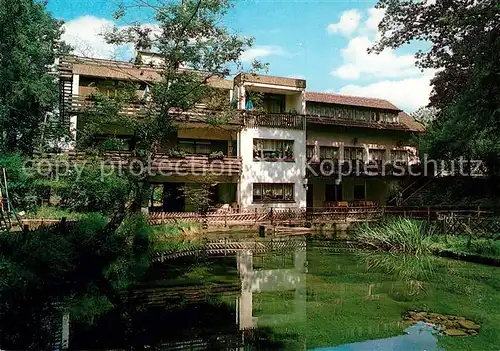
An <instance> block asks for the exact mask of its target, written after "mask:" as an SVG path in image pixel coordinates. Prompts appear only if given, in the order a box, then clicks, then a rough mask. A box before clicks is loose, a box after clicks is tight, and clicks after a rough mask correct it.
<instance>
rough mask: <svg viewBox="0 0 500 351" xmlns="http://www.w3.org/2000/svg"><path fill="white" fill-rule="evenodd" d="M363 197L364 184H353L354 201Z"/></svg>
mask: <svg viewBox="0 0 500 351" xmlns="http://www.w3.org/2000/svg"><path fill="white" fill-rule="evenodd" d="M364 199H365V186H364V185H355V186H354V201H362V200H364Z"/></svg>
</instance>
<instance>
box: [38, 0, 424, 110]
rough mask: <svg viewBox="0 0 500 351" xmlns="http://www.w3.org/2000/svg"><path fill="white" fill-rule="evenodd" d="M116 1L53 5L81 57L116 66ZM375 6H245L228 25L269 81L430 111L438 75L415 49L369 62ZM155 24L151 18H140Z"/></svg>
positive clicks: (273, 0)
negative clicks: (112, 32)
mask: <svg viewBox="0 0 500 351" xmlns="http://www.w3.org/2000/svg"><path fill="white" fill-rule="evenodd" d="M117 3H118V1H117V0H116V1H115V0H78V1H76V0H49V3H48V10H49V11H50V12H52V14H53V15H54V16H55V17H57V18H60V19H63V20H65V21H66V27H67V28H66V31H67V32H66V34H65V40H67V41H68V42H70V43H71V44H73V45H74V46H75V47H77V49H78V52H77V53H79V54H83V55H85V56H96V57H104V58H111V57H112V56H116V55H117V52H116V51H115V49H114V48H111V47H110V46H108V45H106V44H105V43H104V42H103V40H102V38H100V36H99V35H98V34H99V33H100V32H102V31H103V29H104V28H106V27H107V26H110V25H112V24H113V18H112V14H113V12H114V11H115V10H116V7H117ZM374 5H375V1H338V0H316V1H313V0H302V1H300V0H237V2H236V7H235V8H234V9H232V10H231V11H230V13H229V14H228V15H227V17H226V20H225V22H226V25H227V26H228V27H230V28H231V29H232V30H233V31H235V32H236V33H239V34H241V35H244V36H252V37H255V46H254V48H252V49H250V50H249V51H248V52H246V53H245V54H244V56H243V59H244V60H251V59H252V58H254V57H256V58H258V59H260V60H262V61H264V62H268V63H269V64H270V70H269V73H268V74H272V75H277V76H284V77H288V76H290V77H292V76H293V77H298V78H304V79H306V80H307V90H309V91H329V92H336V93H344V94H350V95H362V96H368V97H380V98H385V99H388V100H390V101H391V102H393V103H395V104H396V105H398V106H399V107H401V108H403V109H405V110H407V111H409V112H411V111H413V110H415V109H416V108H418V107H420V106H423V105H425V104H426V103H427V100H428V95H429V92H430V87H429V79H430V77H431V75H432V72H424V73H422V72H420V71H419V70H417V69H416V68H415V67H414V59H413V55H412V52H411V50H410V49H409V48H403V49H402V50H398V51H395V52H394V51H386V52H384V53H383V54H381V55H378V56H377V55H368V54H367V53H366V48H367V47H369V46H370V45H371V44H372V43H373V42H374V41H375V40H376V37H377V24H378V22H379V21H380V19H381V18H382V16H383V12H382V11H380V10H375V9H373V7H374ZM136 16H139V17H138V19H139V20H140V21H141V22H143V23H151V19H150V13H148V12H141V13H137V14H136Z"/></svg>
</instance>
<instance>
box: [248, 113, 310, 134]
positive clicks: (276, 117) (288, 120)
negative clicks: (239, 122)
mask: <svg viewBox="0 0 500 351" xmlns="http://www.w3.org/2000/svg"><path fill="white" fill-rule="evenodd" d="M241 114H242V116H243V121H244V124H245V126H246V127H248V128H256V127H267V128H281V129H296V130H305V127H306V119H305V116H304V115H298V114H290V113H270V112H257V111H244V110H242V111H241Z"/></svg>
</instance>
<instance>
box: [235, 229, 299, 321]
mask: <svg viewBox="0 0 500 351" xmlns="http://www.w3.org/2000/svg"><path fill="white" fill-rule="evenodd" d="M273 244H274V245H276V246H278V247H277V248H278V249H279V251H280V252H277V253H271V255H272V256H271V255H270V254H269V253H267V254H264V255H262V256H260V257H259V259H262V260H263V261H264V262H263V263H264V266H265V265H266V264H265V263H266V262H265V261H266V259H269V260H272V259H273V258H274V259H275V258H276V257H279V256H280V255H287V254H292V255H293V260H292V261H293V262H292V264H291V266H292V267H290V268H280V269H254V255H255V253H254V252H253V251H251V250H244V251H240V252H238V254H237V259H236V262H237V267H238V273H239V277H240V280H241V294H240V296H239V297H238V298H237V301H236V320H237V323H238V326H239V329H240V330H247V329H255V328H259V327H263V326H271V325H278V324H280V323H284V322H287V321H290V320H293V321H305V320H306V274H307V251H306V240H305V238H304V239H299V240H298V239H293V240H286V241H278V242H277V243H273ZM285 291H286V292H292V293H293V295H294V298H293V303H292V308H291V309H290V311H287V312H286V313H281V314H274V315H262V316H259V317H255V316H254V301H253V300H254V296H255V294H259V293H274V292H276V293H278V292H285Z"/></svg>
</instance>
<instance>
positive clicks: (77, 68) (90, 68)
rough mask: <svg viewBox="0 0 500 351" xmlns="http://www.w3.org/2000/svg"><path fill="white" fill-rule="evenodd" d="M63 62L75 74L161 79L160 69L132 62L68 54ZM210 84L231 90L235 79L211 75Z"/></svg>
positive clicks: (116, 77) (121, 78) (123, 78)
mask: <svg viewBox="0 0 500 351" xmlns="http://www.w3.org/2000/svg"><path fill="white" fill-rule="evenodd" d="M61 63H63V64H66V65H69V66H71V70H72V73H73V74H79V75H81V76H87V77H102V78H111V79H119V80H132V81H142V82H154V81H157V80H159V79H161V76H160V72H159V70H158V69H155V68H153V67H151V66H147V65H146V66H144V65H142V66H140V65H136V64H134V63H132V62H125V61H114V60H103V59H94V58H86V57H78V56H66V57H63V58H62V59H61ZM208 85H210V86H212V87H214V88H219V89H227V90H230V89H232V88H233V81H232V80H226V79H223V78H218V77H211V78H210V79H209V80H208Z"/></svg>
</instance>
